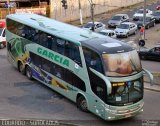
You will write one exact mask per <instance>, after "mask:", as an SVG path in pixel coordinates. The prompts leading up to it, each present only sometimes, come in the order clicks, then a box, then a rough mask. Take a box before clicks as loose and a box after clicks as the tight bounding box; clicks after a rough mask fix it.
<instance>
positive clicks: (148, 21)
mask: <svg viewBox="0 0 160 126" xmlns="http://www.w3.org/2000/svg"><path fill="white" fill-rule="evenodd" d="M143 23H144V22H143V17H141V18H139V20H138V21H137V27H138V29H140V28H141V26H142V25H143ZM154 26H155V19H154V17H153V16H148V17H146V20H145V25H144V27H145V28H146V29H149V28H150V27H154Z"/></svg>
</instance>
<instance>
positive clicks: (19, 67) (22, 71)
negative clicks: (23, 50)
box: [18, 61, 26, 75]
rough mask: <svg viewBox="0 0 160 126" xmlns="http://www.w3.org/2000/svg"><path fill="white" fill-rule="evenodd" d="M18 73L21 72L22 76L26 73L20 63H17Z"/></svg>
mask: <svg viewBox="0 0 160 126" xmlns="http://www.w3.org/2000/svg"><path fill="white" fill-rule="evenodd" d="M18 71H19V72H21V73H22V74H23V75H25V73H26V72H25V69H24V67H23V64H22V63H21V62H20V61H19V62H18Z"/></svg>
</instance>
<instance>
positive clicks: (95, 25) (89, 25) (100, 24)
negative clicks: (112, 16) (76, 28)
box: [82, 22, 106, 32]
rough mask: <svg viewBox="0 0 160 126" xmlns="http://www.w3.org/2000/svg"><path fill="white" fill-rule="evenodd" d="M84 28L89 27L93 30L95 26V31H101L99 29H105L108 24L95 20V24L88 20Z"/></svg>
mask: <svg viewBox="0 0 160 126" xmlns="http://www.w3.org/2000/svg"><path fill="white" fill-rule="evenodd" d="M82 28H83V29H89V30H93V28H94V31H95V32H99V31H101V30H103V29H105V28H106V25H105V24H103V23H102V22H94V25H93V22H88V23H87V24H85V25H84V26H83V27H82Z"/></svg>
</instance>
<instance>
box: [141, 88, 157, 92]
mask: <svg viewBox="0 0 160 126" xmlns="http://www.w3.org/2000/svg"><path fill="white" fill-rule="evenodd" d="M144 89H146V90H149V91H155V92H160V89H153V88H148V87H144Z"/></svg>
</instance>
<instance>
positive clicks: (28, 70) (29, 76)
mask: <svg viewBox="0 0 160 126" xmlns="http://www.w3.org/2000/svg"><path fill="white" fill-rule="evenodd" d="M26 74H27V77H28V78H31V76H32V75H31V70H30V68H28V67H27V72H26Z"/></svg>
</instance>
